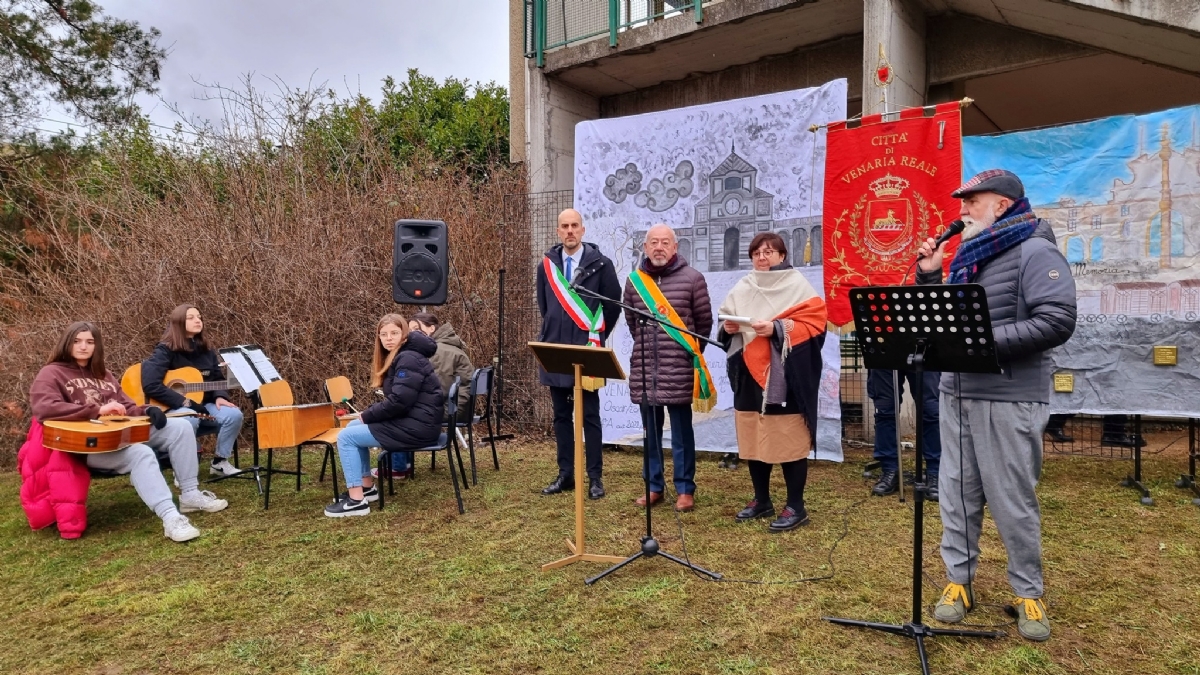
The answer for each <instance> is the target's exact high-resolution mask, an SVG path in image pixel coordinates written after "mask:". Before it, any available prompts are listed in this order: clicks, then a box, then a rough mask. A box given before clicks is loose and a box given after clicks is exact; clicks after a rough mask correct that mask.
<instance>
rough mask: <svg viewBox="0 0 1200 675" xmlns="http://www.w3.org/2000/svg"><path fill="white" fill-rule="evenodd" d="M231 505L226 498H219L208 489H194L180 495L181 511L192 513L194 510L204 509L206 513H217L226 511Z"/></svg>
mask: <svg viewBox="0 0 1200 675" xmlns="http://www.w3.org/2000/svg"><path fill="white" fill-rule="evenodd" d="M228 506H229V502H227V501H225V500H224V499H217V496H216V495H214V494H213V493H211V492H209V491H208V490H203V491H201V490H192V491H191V492H185V493H183V494H181V495H179V512H180V513H192V512H193V511H204V512H206V513H216V512H217V511H224V510H225V508H226V507H228Z"/></svg>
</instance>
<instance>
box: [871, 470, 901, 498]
mask: <svg viewBox="0 0 1200 675" xmlns="http://www.w3.org/2000/svg"><path fill="white" fill-rule="evenodd" d="M899 489H900V472H899V471H897V470H896V469H890V470H888V471H884V472H883V475H882V476H880V477H879V482H878V483H876V484H875V487H873V488H871V494H873V495H875V496H876V497H886V496H887V495H891V494H895V493H896V491H897V490H899Z"/></svg>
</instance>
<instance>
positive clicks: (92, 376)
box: [29, 321, 229, 541]
mask: <svg viewBox="0 0 1200 675" xmlns="http://www.w3.org/2000/svg"><path fill="white" fill-rule="evenodd" d="M29 403H30V406H31V407H32V408H33V416H34V417H36V418H37V419H38V420H41V421H43V422H46V421H49V420H91V419H96V418H98V417H101V416H104V415H145V414H148V413H149V414H151V417H152V419H155V421H156V423H158V424H161V425H162V426H161V428H158V427H156V428H153V429H152V430H151V432H150V439H149V440H148V441H147V442H146V443H135V444H133V445H130V446H127V447H125V448H122V449H120V450H117V451H115V452H105V453H96V454H90V455H88V456H87V464H88V467H90V468H92V469H98V470H101V471H106V472H113V473H118V474H120V473H128V474H129V482H130V483H132V484H133V487H134V489H135V490H137V493H138V496H139V497H141V498H142V501H143V502H145V503H146V506H148V507H150V509H151V510H152V511H154V513H155V514H157V515H158V517H159V518H162V521H163V533H164V535H165V536H166V537H168V538H169V539H171V540H172V541H188V540H189V539H195V538H196V537H198V536H200V531H199V530H197V529H196V528H195V527H194V526H193V525H192V524H191V522H190V521H189V520H188V518H187V516H185V515H183V513H189V512H192V511H207V512H210V513H211V512H215V511H220V510H222V509H224V508H225V507H227V506H229V502H227V501H225V500H224V499H217V498H216V495H214V494H213V493H211V492H207V491H203V492H202V491H200V490H199V480H198V478H197V473H198V463H197V460H196V435H195V432H193V431H192V427H191V425H190V424H188V423H187V422H186V421H185V420H183V419H180V418H170V419H167V418H165V417H163V416H162V411H161V410H158V409H157V408H155V409H154V410H153V411H149V410H147V407H146V406H138V405H135V404H134V402H133V401H132V400H130V398H129V397H128V396H126V395H125V392H124V391H122V390H121V386H120V385H119V384H118V383H117V380H116V378H115V377H113V375H112V373H110V372H109V371H108V370H107V369H105V367H104V343H103V341H102V340H101V338H100V329H99V328H98V327H97V326H96V325H95V324H93V323H89V322H86V321H76V322H75V323H73V324H71V325H70V326H68V327H67V330H66V332H65V333H63V335H62V337H61V338H60V339H59V341H58V344H57V345H56V346H55V347H54V350H53V351H52V352H51V353H50V359H49V360H48V362H47V363H46V365H45V366H43V367H42V369H41V370H40V371H38V374H37V377H36V378H34V380H33V385H32V386H31V387H30V389H29ZM155 450H162V451H164V452H166V453H167V455H168V456H169V457H170V458H171V467H172V468H173V470H174V471H175V477H176V478H177V479H178V481H179V488H180V495H179V508H176V507H175V501H174V498H173V496H172V494H171V489H170V488H169V487H167V481H166V480H165V479H164V478H163V475H162V472H161V470H160V469H159V467H158V457H157V456H156V455H155ZM181 512H182V513H181Z"/></svg>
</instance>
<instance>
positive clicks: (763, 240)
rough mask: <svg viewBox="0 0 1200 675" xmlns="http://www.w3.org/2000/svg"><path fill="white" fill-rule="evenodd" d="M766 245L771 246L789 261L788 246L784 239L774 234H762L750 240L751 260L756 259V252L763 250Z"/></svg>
mask: <svg viewBox="0 0 1200 675" xmlns="http://www.w3.org/2000/svg"><path fill="white" fill-rule="evenodd" d="M766 244H770V245H771V248H773V249H775V250H776V251H779V252H780V253H782V254H783V259H784V260H787V256H788V253H787V244H785V243H783V237H781V236H779V235H778V234H775V233H774V232H760V233H758V234H757V235H755V236H754V239H751V240H750V259H751V260H753V259H754V252H755V251H757V250H758V249H760V248H762V247H763V246H765V245H766Z"/></svg>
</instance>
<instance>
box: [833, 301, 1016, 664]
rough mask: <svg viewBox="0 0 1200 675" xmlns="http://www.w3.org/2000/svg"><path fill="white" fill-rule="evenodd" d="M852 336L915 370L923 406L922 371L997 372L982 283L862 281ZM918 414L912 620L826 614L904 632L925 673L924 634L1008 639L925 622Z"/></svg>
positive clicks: (873, 359) (880, 361) (881, 360)
mask: <svg viewBox="0 0 1200 675" xmlns="http://www.w3.org/2000/svg"><path fill="white" fill-rule="evenodd" d="M850 309H851V312H853V314H854V326H855V328H854V335H855V339H856V340H857V341H858V345H859V347H860V348H861V350H862V355H863V361H864V363H865V364H866V366H867V367H868V368H880V369H885V370H903V369H910V370H913V371H915V372H916V375H917V377H916V383H917V386H916V387H915V389H916V391H915V392H913V400H914V401H917V402H918V405H919V404H920V401H921V400H922V395H923V393H924V392H923V391H922V390H923V389H924V385H923V383H922V375H924V373H925V370H926V369H929V370H939V371H942V372H944V373H999V372H1000V364H999V362H998V361H997V359H996V350H995V347H994V338H993V335H992V321H991V316H990V315H989V314H988V305H987V294H986V293H984V290H983V286H980V285H979V284H954V285H936V286H935V285H930V286H865V287H862V288H852V289H850ZM921 417H922V416H921V414H920V412H919V411H918V413H917V416H916V425H917V428H916V434H917V438H916V452H914V453H913V454H914V455H915V456H916V475H915V479H916V483H915V484H914V485H913V502H914V504H913V569H912V575H913V576H912V621H910V622H908V623H905V624H902V625H896V624H890V623H874V622H870V621H859V620H856V619H838V618H832V617H822V618H823V619H824V620H826V621H831V622H833V623H836V624H840V625H844V626H858V627H861V628H870V629H872V630H878V631H882V632H884V633H891V634H893V635H902V636H904V637H907V638H912V639H913V640H915V641H916V643H917V655H918V656H919V657H920V659H921V672H922V673H924V675H929V657H928V655H927V654H926V653H925V638H926V637H933V636H936V635H950V636H955V637H989V638H997V637H1004V636H1005V635H1006V634H1005V633H1001V632H992V631H971V630H959V629H947V628H932V627H929V626H926V625H925V624H924V623H922V622H921V567H922V565H921V563H922V560H921V557H922V551H923V549H922V545H923V543H924V542H923V535H924V526H925V520H924V513H925V492H926V486H925V471H924V466H923V459H924V453H923V451H924V448H923V447H922V445H923V443H922V438H923V437H924V436H923V433H922V432H923V424H922V421H921Z"/></svg>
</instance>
